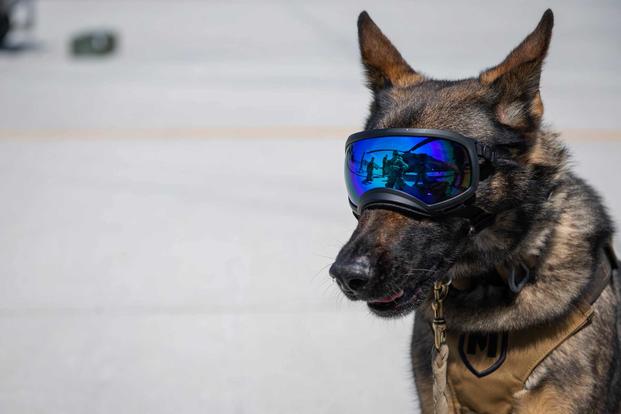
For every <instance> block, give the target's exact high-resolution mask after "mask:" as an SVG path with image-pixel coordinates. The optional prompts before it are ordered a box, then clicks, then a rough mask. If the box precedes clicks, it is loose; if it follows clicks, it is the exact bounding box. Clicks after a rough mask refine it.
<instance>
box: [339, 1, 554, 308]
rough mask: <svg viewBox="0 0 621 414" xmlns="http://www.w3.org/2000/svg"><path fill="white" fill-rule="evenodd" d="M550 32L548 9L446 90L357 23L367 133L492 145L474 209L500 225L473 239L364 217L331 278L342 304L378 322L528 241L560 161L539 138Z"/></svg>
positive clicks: (445, 227) (437, 223)
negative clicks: (358, 307)
mask: <svg viewBox="0 0 621 414" xmlns="http://www.w3.org/2000/svg"><path fill="white" fill-rule="evenodd" d="M552 26H553V14H552V12H551V11H550V10H547V11H546V12H545V14H544V15H543V17H542V19H541V21H540V22H539V24H538V25H537V27H536V28H535V30H534V31H533V32H532V33H531V34H529V35H528V36H527V37H526V38H525V39H524V40H523V41H522V43H520V44H519V45H518V46H517V47H516V48H515V49H514V50H513V51H512V52H511V53H509V55H508V56H507V57H506V58H505V59H504V61H502V62H501V63H500V64H498V65H497V66H494V67H492V68H490V69H487V70H485V71H483V72H481V74H480V75H479V76H478V77H476V78H470V79H464V80H458V81H442V80H435V79H431V78H428V77H426V76H424V75H422V74H420V73H419V72H417V71H415V70H414V69H412V67H411V66H410V65H409V64H408V63H406V61H405V60H404V59H403V57H402V56H401V54H400V53H399V52H398V51H397V49H396V48H395V47H394V46H393V45H392V43H391V42H390V41H389V40H388V38H387V37H386V36H385V35H384V34H383V33H382V32H381V31H380V29H379V28H378V27H377V26H376V24H375V23H374V22H373V21H372V20H371V18H370V17H369V15H368V14H367V13H366V12H363V13H361V14H360V17H359V19H358V35H359V43H360V52H361V56H362V63H363V65H364V68H365V70H366V74H367V81H368V86H369V88H370V90H371V92H372V94H373V99H372V103H371V107H370V115H369V117H368V119H367V122H366V129H378V128H429V129H443V130H450V131H454V132H457V133H460V134H462V135H465V136H468V137H471V138H474V139H476V140H479V141H481V142H483V143H485V144H488V145H491V146H494V147H495V148H496V151H497V155H498V165H497V167H496V168H495V170H494V171H493V173H492V174H491V175H490V176H489V177H488V178H487V179H485V180H483V181H482V182H481V183H480V184H479V187H478V189H477V193H476V198H475V200H476V201H475V205H476V206H477V207H479V208H480V209H482V210H484V211H486V212H489V213H492V214H495V215H496V221H495V223H494V224H493V225H492V226H490V227H489V228H487V229H485V230H484V231H482V232H481V233H478V234H476V235H473V234H472V232H471V231H470V223H469V221H468V220H467V219H464V218H459V217H450V218H442V219H421V218H412V217H409V216H407V215H404V214H402V213H399V212H396V211H391V210H388V209H385V208H376V209H371V208H369V209H365V210H364V211H363V212H362V214H361V216H360V218H359V221H358V226H357V228H356V230H355V231H354V233H353V235H352V236H351V238H350V240H349V241H348V242H347V243H346V245H345V246H344V247H343V248H342V249H341V251H340V252H339V254H338V256H337V258H336V261H335V262H334V264H333V265H332V267H331V269H330V273H331V275H332V277H334V278H335V279H336V280H337V282H338V284H339V286H340V288H341V290H342V291H343V292H344V293H345V295H346V296H347V297H348V298H350V299H352V300H364V301H366V302H367V303H368V305H369V307H370V309H371V310H372V311H373V312H374V313H376V314H378V315H380V316H398V315H402V314H405V313H407V312H409V311H411V310H413V309H414V308H416V307H417V306H419V305H420V304H421V303H422V302H423V301H424V300H426V299H427V298H428V297H429V292H430V290H431V286H432V284H433V282H434V281H435V280H437V279H438V278H440V277H441V276H444V275H446V274H447V273H450V275H451V276H452V277H453V278H458V277H466V275H468V274H469V273H471V270H472V268H473V267H476V266H479V267H481V266H483V264H482V263H486V264H487V263H490V264H493V263H496V262H500V261H501V260H503V259H504V258H506V256H507V255H510V254H511V251H512V249H513V248H514V247H515V245H516V243H518V242H519V241H520V239H521V238H523V237H524V236H525V234H526V232H527V231H528V228H529V225H530V220H531V218H532V217H533V216H534V215H536V214H539V212H540V210H541V205H542V203H543V202H544V201H545V200H546V197H547V195H548V193H549V191H550V188H551V186H552V183H553V177H554V175H555V174H557V173H558V171H559V168H561V166H562V165H563V160H564V149H563V148H562V147H561V146H559V145H558V144H556V141H555V140H554V139H550V140H546V139H545V134H543V133H542V132H541V129H540V125H541V121H542V116H543V104H542V101H541V97H540V93H539V81H540V75H541V70H542V66H543V61H544V58H545V56H546V53H547V51H548V46H549V44H550V38H551V34H552ZM481 270H484V269H481Z"/></svg>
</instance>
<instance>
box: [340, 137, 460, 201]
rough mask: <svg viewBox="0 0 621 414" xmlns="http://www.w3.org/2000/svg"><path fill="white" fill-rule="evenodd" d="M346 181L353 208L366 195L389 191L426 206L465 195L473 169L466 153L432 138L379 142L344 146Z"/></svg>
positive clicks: (410, 138)
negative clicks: (345, 149) (382, 189)
mask: <svg viewBox="0 0 621 414" xmlns="http://www.w3.org/2000/svg"><path fill="white" fill-rule="evenodd" d="M345 176H346V181H347V188H348V191H349V196H350V198H351V200H352V202H354V203H355V204H358V203H359V201H360V197H361V196H362V195H363V194H364V193H365V192H367V191H369V190H373V189H376V188H391V189H394V190H399V191H403V192H405V193H407V194H409V195H411V196H413V197H415V198H417V199H418V200H420V201H422V202H424V203H426V204H436V203H439V202H442V201H446V200H448V199H451V198H453V197H455V196H458V195H459V194H462V193H463V192H465V191H466V190H467V189H468V188H469V187H470V185H471V180H472V169H471V165H470V159H469V157H468V152H467V150H466V148H465V147H464V146H463V145H461V144H458V143H456V142H454V141H450V140H447V139H442V138H431V137H408V136H404V137H378V138H367V139H363V140H360V141H356V142H354V143H352V144H351V145H349V146H348V147H347V156H346V163H345Z"/></svg>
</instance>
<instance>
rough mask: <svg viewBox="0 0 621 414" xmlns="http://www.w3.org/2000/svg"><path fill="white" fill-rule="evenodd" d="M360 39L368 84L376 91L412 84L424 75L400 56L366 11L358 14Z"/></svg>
mask: <svg viewBox="0 0 621 414" xmlns="http://www.w3.org/2000/svg"><path fill="white" fill-rule="evenodd" d="M358 41H359V44H360V55H361V57H362V64H363V65H364V67H365V70H366V73H367V81H368V85H369V88H370V89H371V90H372V91H373V92H378V91H379V90H381V89H382V88H385V87H387V86H391V85H395V86H406V85H412V84H415V83H418V82H420V81H421V80H422V79H423V77H422V76H421V75H419V74H418V73H416V72H415V71H414V69H412V68H411V67H410V65H408V64H407V62H406V61H405V60H404V59H403V57H401V54H400V53H399V51H398V50H397V49H396V48H395V47H394V46H393V45H392V43H390V40H388V38H387V37H386V36H384V34H383V33H382V31H381V30H380V29H379V27H377V25H376V24H375V22H373V20H371V17H369V14H368V13H367V12H366V11H363V12H362V13H360V16H358Z"/></svg>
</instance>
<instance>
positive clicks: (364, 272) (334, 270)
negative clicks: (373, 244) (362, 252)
mask: <svg viewBox="0 0 621 414" xmlns="http://www.w3.org/2000/svg"><path fill="white" fill-rule="evenodd" d="M330 275H331V276H332V277H333V278H335V279H336V281H337V282H338V284H339V286H340V287H341V289H343V290H346V291H348V293H352V294H355V293H358V292H360V291H361V290H362V289H364V287H365V286H366V284H367V282H368V281H369V280H370V279H371V263H370V262H369V258H368V257H366V256H360V257H356V258H353V259H351V260H339V259H338V258H337V260H336V261H335V262H334V263H333V264H332V266H331V267H330Z"/></svg>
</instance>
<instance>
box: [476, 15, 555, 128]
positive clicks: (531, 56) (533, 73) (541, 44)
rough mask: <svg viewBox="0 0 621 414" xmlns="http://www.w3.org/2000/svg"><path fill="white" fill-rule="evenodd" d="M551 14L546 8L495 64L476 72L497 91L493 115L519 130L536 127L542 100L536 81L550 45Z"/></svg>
mask: <svg viewBox="0 0 621 414" xmlns="http://www.w3.org/2000/svg"><path fill="white" fill-rule="evenodd" d="M553 26H554V15H553V13H552V10H550V9H548V10H546V12H545V13H544V14H543V17H542V18H541V21H540V22H539V24H538V25H537V27H536V28H535V30H534V31H533V32H532V33H531V34H530V35H528V36H527V37H526V39H524V40H523V41H522V43H520V44H519V46H518V47H516V48H515V49H514V50H513V51H512V52H511V53H509V56H507V57H506V58H505V60H504V61H503V62H502V63H501V64H499V65H498V66H494V67H493V68H491V69H487V70H486V71H484V72H482V73H481V74H480V75H479V81H480V82H481V83H482V84H484V85H490V86H491V87H492V88H494V89H495V90H496V91H497V93H498V99H497V103H496V116H497V118H498V121H499V122H500V123H502V124H504V125H507V126H509V127H512V128H516V129H521V130H532V129H535V128H537V127H538V126H539V124H540V122H541V118H542V117H543V103H542V102H541V96H540V93H539V81H540V78H541V69H542V67H543V61H544V58H545V57H546V54H547V52H548V47H549V46H550V39H551V38H552V27H553Z"/></svg>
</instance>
